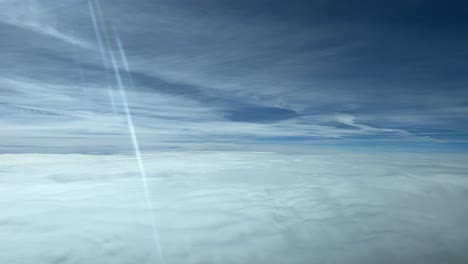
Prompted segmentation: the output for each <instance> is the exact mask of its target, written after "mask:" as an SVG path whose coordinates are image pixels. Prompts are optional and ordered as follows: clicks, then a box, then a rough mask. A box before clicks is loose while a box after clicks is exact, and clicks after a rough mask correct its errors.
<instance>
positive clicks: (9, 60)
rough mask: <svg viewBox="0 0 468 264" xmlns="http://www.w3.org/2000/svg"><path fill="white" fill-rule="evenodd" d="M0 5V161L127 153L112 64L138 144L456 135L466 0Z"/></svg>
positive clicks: (461, 126)
mask: <svg viewBox="0 0 468 264" xmlns="http://www.w3.org/2000/svg"><path fill="white" fill-rule="evenodd" d="M0 10H1V11H0V46H1V47H2V51H1V52H0V114H1V119H0V122H1V126H2V127H4V128H5V129H3V130H2V131H1V132H0V133H1V134H0V136H1V138H2V139H3V140H2V142H1V145H0V151H2V152H15V151H25V152H43V151H65V152H83V151H86V152H98V153H101V152H118V151H122V150H126V149H127V148H128V147H129V146H130V144H129V139H128V133H129V132H128V126H127V124H126V119H125V116H124V113H125V111H124V104H123V102H122V100H121V97H120V94H119V89H118V85H117V80H116V78H115V74H114V72H113V67H112V58H114V59H115V60H116V67H117V68H118V70H119V72H120V73H121V76H120V77H121V78H122V84H123V86H124V88H125V91H126V95H127V99H128V103H129V105H130V109H131V111H132V118H133V120H134V123H135V127H136V131H137V133H138V137H139V139H140V143H141V145H142V148H143V149H152V148H174V147H175V148H188V149H191V148H197V149H213V148H220V147H222V148H242V146H244V145H249V146H252V144H263V145H264V144H270V145H278V146H284V145H285V144H289V143H287V142H299V143H300V144H298V145H302V146H303V147H305V148H309V147H311V146H314V144H315V145H322V144H323V145H326V146H343V147H347V146H366V147H369V146H370V147H372V146H379V147H384V148H386V147H392V148H399V147H401V146H405V147H408V146H411V147H414V148H424V149H427V148H430V149H435V150H437V149H442V148H443V149H451V148H455V147H457V146H458V147H460V146H465V144H466V142H467V141H468V122H467V120H466V116H467V114H468V102H467V99H466V98H468V89H467V84H468V74H466V69H467V62H468V50H467V48H466V47H468V34H467V33H468V14H467V13H468V3H466V2H465V1H367V0H366V1H344V0H342V1H330V0H327V1H325V0H321V1H275V0H268V1H267V0H257V1H251V0H250V1H247V0H245V1H220V0H212V1H169V0H163V1H161V0H160V1H155V0H154V1H153V0H152V1H149V0H145V1H144V0H137V1H121V0H112V1H110V0H107V1H106V0H101V1H97V0H92V1H82V0H75V1H72V0H70V1H58V0H57V1H51V0H48V1H34V0H28V1H14V0H7V1H2V2H1V3H0ZM93 15H94V19H95V23H96V24H95V25H94V24H93ZM96 33H98V34H96ZM117 38H120V39H121V41H122V43H123V47H124V49H125V53H126V59H128V64H129V68H130V69H129V71H128V72H127V70H126V67H125V61H124V59H123V58H122V57H121V56H120V53H119V52H120V50H119V49H118V45H117V42H116V41H117ZM99 39H100V42H99ZM265 142H267V143H265ZM285 142H286V143H285ZM295 144H296V143H295Z"/></svg>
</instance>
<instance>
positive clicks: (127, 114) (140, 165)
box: [88, 0, 164, 263]
mask: <svg viewBox="0 0 468 264" xmlns="http://www.w3.org/2000/svg"><path fill="white" fill-rule="evenodd" d="M91 1H92V0H89V1H88V6H89V11H90V14H91V19H92V22H93V27H94V31H95V33H96V38H97V41H98V46H99V51H100V53H101V59H102V62H103V64H104V67H105V68H106V69H107V68H108V65H109V64H108V59H107V55H109V58H110V63H111V66H112V69H113V71H114V74H115V80H116V82H117V86H118V90H119V94H120V99H121V101H122V105H123V108H124V113H125V117H126V120H127V125H128V130H129V133H130V137H131V140H132V145H133V150H134V152H135V157H136V160H137V163H138V168H139V171H140V176H141V182H142V185H143V190H144V195H145V200H146V206H147V207H148V210H149V212H150V215H151V224H152V228H153V238H154V243H155V247H156V250H157V252H156V255H157V256H158V258H159V259H158V260H159V261H158V262H159V263H164V259H163V254H162V248H161V243H160V239H159V232H158V229H157V226H156V218H155V215H154V211H155V207H154V205H153V202H152V200H151V195H150V191H149V186H148V177H147V175H146V169H145V166H144V163H143V160H142V157H141V151H140V145H139V143H138V137H137V134H136V131H135V126H134V124H133V118H132V113H131V110H130V107H129V105H128V100H127V95H126V92H125V87H124V85H123V82H122V77H121V75H120V70H119V67H118V65H117V62H116V59H115V56H114V53H113V52H112V51H109V52H108V51H106V49H105V43H104V42H103V38H102V35H101V32H100V29H99V23H98V21H97V19H96V14H95V12H94V7H93V4H92V2H91ZM116 41H117V46H118V48H119V53H120V57H121V60H122V62H123V64H124V68H125V70H126V72H127V74H128V77H129V79H130V81H131V75H130V69H129V66H128V61H127V58H126V56H125V51H124V49H123V46H122V42H121V41H120V39H119V37H118V36H117V35H116ZM103 43H104V44H103Z"/></svg>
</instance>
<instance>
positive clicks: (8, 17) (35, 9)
mask: <svg viewBox="0 0 468 264" xmlns="http://www.w3.org/2000/svg"><path fill="white" fill-rule="evenodd" d="M48 2H49V3H50V1H48ZM55 5H57V4H55ZM0 8H1V11H0V22H3V23H6V24H8V25H11V26H14V27H19V28H24V29H27V30H31V31H34V32H36V33H39V34H42V35H45V36H49V37H52V38H54V39H57V40H61V41H63V42H66V43H68V44H72V45H76V46H79V47H81V48H85V49H92V48H94V45H93V44H92V43H91V42H89V41H87V40H84V39H82V38H79V37H77V36H74V35H73V34H70V33H64V32H61V31H60V30H59V29H57V28H56V27H54V26H52V25H51V23H56V21H55V20H56V19H55V18H54V16H53V15H52V12H51V11H50V10H47V9H54V7H53V6H47V7H44V6H43V5H42V3H40V2H38V1H36V0H26V1H20V2H18V1H15V0H2V1H0Z"/></svg>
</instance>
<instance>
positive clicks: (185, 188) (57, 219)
mask: <svg viewBox="0 0 468 264" xmlns="http://www.w3.org/2000/svg"><path fill="white" fill-rule="evenodd" d="M320 153H321V154H320ZM0 159H1V161H2V162H1V164H0V175H1V177H0V208H2V214H0V237H2V241H1V243H0V251H1V252H2V254H1V255H0V262H1V263H11V264H26V263H31V261H33V262H34V263H40V264H49V263H62V264H67V263H102V264H105V263H135V262H138V263H154V261H155V260H156V259H157V256H156V253H155V248H154V243H153V241H152V225H151V217H150V215H149V214H151V213H152V214H154V216H155V219H156V226H157V231H158V235H159V238H160V242H161V245H162V250H163V255H164V259H165V260H166V262H165V263H167V264H171V263H201V262H202V263H247V262H252V263H258V264H261V263H327V262H332V263H376V262H378V263H395V261H397V262H398V263H441V262H450V263H464V262H465V261H466V260H467V258H468V255H466V252H465V250H464V249H465V245H466V243H465V241H466V240H467V239H468V231H466V230H467V229H466V228H465V226H464V225H465V223H466V222H467V221H468V213H467V211H466V203H465V201H466V199H467V198H468V197H467V193H468V192H467V190H468V180H467V179H466V177H465V176H466V171H467V169H468V167H467V165H466V162H465V160H466V156H463V155H442V154H438V155H429V154H417V155H416V154H410V153H395V154H391V153H368V154H356V153H354V154H350V153H346V152H340V153H335V152H330V151H320V150H317V151H316V153H315V154H308V155H298V154H295V155H286V154H275V153H259V152H252V153H247V152H160V153H147V154H146V155H144V163H145V165H146V166H147V172H148V175H149V181H148V183H149V186H150V193H151V199H152V201H153V204H154V206H155V209H154V210H153V211H148V210H147V209H145V206H146V203H145V196H144V195H143V189H142V187H141V182H140V178H139V173H138V167H137V164H136V162H135V160H134V157H133V156H126V155H107V156H106V155H104V156H99V155H76V154H73V155H45V154H42V155H39V154H16V155H1V156H0Z"/></svg>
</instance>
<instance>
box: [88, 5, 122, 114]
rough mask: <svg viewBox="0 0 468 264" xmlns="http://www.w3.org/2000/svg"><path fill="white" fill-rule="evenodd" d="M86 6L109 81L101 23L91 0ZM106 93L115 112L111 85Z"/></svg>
mask: <svg viewBox="0 0 468 264" xmlns="http://www.w3.org/2000/svg"><path fill="white" fill-rule="evenodd" d="M98 7H99V5H98ZM88 8H89V14H90V15H91V21H92V22H93V28H94V33H95V34H96V39H97V42H98V47H99V53H100V54H101V60H102V64H103V65H104V68H105V69H106V79H107V82H109V78H108V76H107V69H108V68H109V62H108V59H107V56H106V54H107V52H106V49H105V48H104V46H105V42H104V40H105V39H104V38H103V36H102V35H101V30H99V24H101V26H102V23H99V21H98V17H97V16H96V13H95V11H94V5H93V0H88ZM98 11H99V10H98ZM98 14H101V13H100V12H98ZM101 20H102V17H101ZM107 93H108V96H109V100H110V103H111V106H112V112H113V113H115V112H116V107H115V101H114V91H113V90H112V88H111V87H107Z"/></svg>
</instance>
